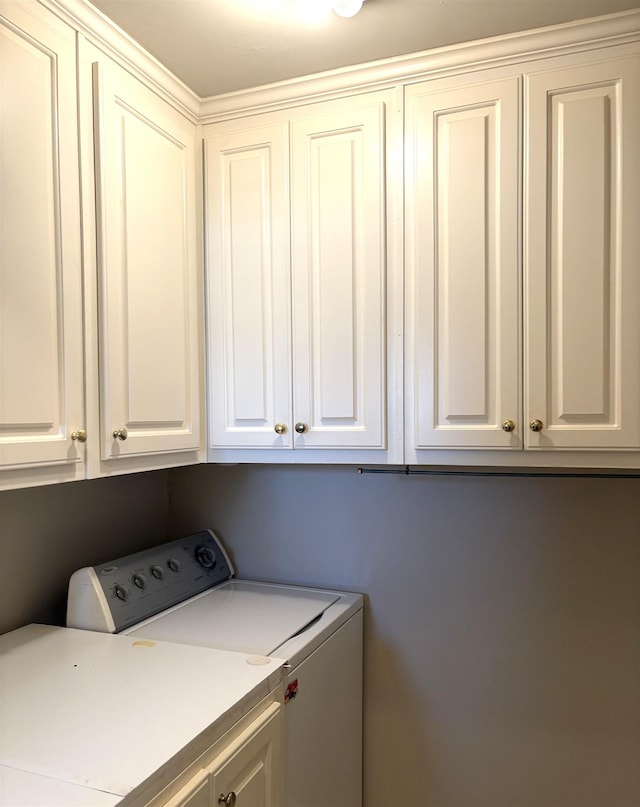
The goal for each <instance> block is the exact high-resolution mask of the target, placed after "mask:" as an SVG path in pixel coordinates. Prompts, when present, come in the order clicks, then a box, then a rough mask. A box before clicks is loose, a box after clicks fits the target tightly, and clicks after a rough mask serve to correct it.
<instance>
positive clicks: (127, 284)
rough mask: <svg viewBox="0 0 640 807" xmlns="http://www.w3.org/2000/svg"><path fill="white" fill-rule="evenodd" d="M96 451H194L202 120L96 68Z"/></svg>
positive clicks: (112, 71)
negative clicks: (198, 126)
mask: <svg viewBox="0 0 640 807" xmlns="http://www.w3.org/2000/svg"><path fill="white" fill-rule="evenodd" d="M93 92H94V107H95V109H94V118H95V131H94V136H95V145H96V159H95V170H96V182H97V194H96V229H97V241H98V299H99V311H98V319H99V354H100V355H99V365H100V370H99V374H100V382H99V383H100V418H101V438H102V439H101V457H102V459H103V460H108V459H115V458H117V457H120V456H122V457H127V456H130V455H138V456H139V455H150V454H159V453H163V452H183V451H185V450H193V451H194V452H195V451H197V449H198V448H199V445H200V435H199V428H200V422H199V419H200V415H199V395H200V391H199V358H198V356H199V344H198V343H199V334H198V327H199V300H200V297H199V293H198V282H199V278H198V258H197V246H196V217H195V204H196V181H195V173H196V156H195V126H194V124H192V123H191V122H190V121H188V120H187V119H186V118H184V117H183V116H182V115H181V114H179V113H178V112H177V111H176V110H174V109H173V108H172V107H171V106H169V104H168V103H167V102H165V101H163V100H162V99H160V98H159V97H158V96H156V95H155V94H154V93H153V92H152V91H151V90H150V89H148V88H146V87H145V86H143V85H142V84H141V83H140V82H139V81H137V79H135V78H133V77H132V76H131V75H129V74H128V73H127V72H126V71H124V70H123V69H122V68H120V67H119V66H118V65H116V64H114V63H112V62H108V61H107V60H106V59H105V60H104V61H100V62H95V63H93Z"/></svg>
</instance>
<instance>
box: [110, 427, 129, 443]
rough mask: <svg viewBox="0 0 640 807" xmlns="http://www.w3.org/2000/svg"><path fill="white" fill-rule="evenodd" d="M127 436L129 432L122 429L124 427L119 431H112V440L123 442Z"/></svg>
mask: <svg viewBox="0 0 640 807" xmlns="http://www.w3.org/2000/svg"><path fill="white" fill-rule="evenodd" d="M128 436H129V432H128V431H127V430H126V429H125V428H124V426H123V427H122V428H121V429H114V431H113V438H114V440H123V441H124V440H126V439H127V437H128Z"/></svg>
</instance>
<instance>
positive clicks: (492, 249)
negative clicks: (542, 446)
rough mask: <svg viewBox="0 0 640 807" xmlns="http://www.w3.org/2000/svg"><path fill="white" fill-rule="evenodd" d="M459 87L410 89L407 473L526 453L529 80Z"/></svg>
mask: <svg viewBox="0 0 640 807" xmlns="http://www.w3.org/2000/svg"><path fill="white" fill-rule="evenodd" d="M460 83H461V81H460V79H456V80H453V81H452V80H449V81H437V82H428V83H425V84H420V85H416V86H412V87H409V88H407V90H406V107H405V109H406V128H405V137H406V148H405V160H406V162H405V171H406V179H405V189H406V190H405V192H406V207H405V211H406V212H405V215H406V266H407V293H406V316H407V354H406V356H407V359H406V365H405V366H406V395H407V399H406V400H407V416H406V428H407V447H406V451H407V453H406V459H407V461H408V462H411V461H414V462H415V461H416V459H417V458H418V456H419V453H418V452H419V451H420V450H421V449H429V448H444V447H475V448H520V447H521V445H522V428H521V426H522V424H521V423H520V422H519V420H520V418H519V412H520V384H521V382H520V369H519V368H520V361H519V355H520V346H519V314H518V312H519V284H518V275H519V265H520V262H519V254H518V249H519V246H518V244H519V241H518V232H519V215H518V214H519V203H518V193H519V190H518V187H519V183H518V165H519V161H518V143H519V124H518V94H519V79H518V78H506V79H500V80H495V81H484V82H483V83H478V84H475V85H471V86H459V85H460ZM505 421H511V423H512V424H513V429H512V430H511V431H505V430H504V429H503V423H505ZM506 426H507V428H509V427H510V426H511V424H510V423H507V424H506Z"/></svg>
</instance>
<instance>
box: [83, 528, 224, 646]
mask: <svg viewBox="0 0 640 807" xmlns="http://www.w3.org/2000/svg"><path fill="white" fill-rule="evenodd" d="M233 574H234V569H233V566H232V564H231V561H230V560H229V558H228V556H227V553H226V552H225V551H224V548H223V547H222V544H221V543H220V541H219V540H218V538H217V536H216V535H214V533H213V532H212V531H211V530H203V531H202V532H198V533H195V534H193V535H188V536H186V537H185V538H180V539H179V540H177V541H171V542H169V543H166V544H161V545H160V546H157V547H154V548H152V549H146V550H144V551H142V552H136V553H135V554H134V555H127V556H126V557H124V558H119V559H118V560H114V561H110V562H109V563H102V564H100V565H98V566H91V567H87V568H85V569H79V570H78V571H77V572H74V574H73V575H72V576H71V580H70V582H69V598H68V605H67V626H68V627H72V628H73V627H77V628H84V629H88V630H101V631H108V632H112V633H117V632H119V631H122V630H125V629H126V628H129V627H131V626H132V625H135V624H137V623H138V622H142V621H143V620H145V619H148V618H149V617H151V616H153V615H154V614H157V613H159V612H160V611H165V610H166V609H167V608H171V607H172V606H174V605H178V604H179V603H181V602H183V601H184V600H187V599H189V598H190V597H194V596H195V595H196V594H200V593H201V592H203V591H206V590H207V589H210V588H213V587H214V586H216V585H219V584H220V583H222V582H224V581H225V580H228V579H229V578H230V577H233ZM103 612H106V613H103Z"/></svg>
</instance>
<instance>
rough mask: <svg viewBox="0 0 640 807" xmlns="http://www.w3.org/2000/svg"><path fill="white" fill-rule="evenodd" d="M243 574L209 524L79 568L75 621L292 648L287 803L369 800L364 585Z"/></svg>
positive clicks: (254, 647) (286, 653) (188, 638)
mask: <svg viewBox="0 0 640 807" xmlns="http://www.w3.org/2000/svg"><path fill="white" fill-rule="evenodd" d="M234 575H235V570H234V568H233V565H232V563H231V561H230V559H229V557H228V556H227V554H226V552H225V550H224V548H223V546H222V544H221V543H220V541H219V540H218V538H217V537H216V536H215V535H214V533H213V532H211V531H210V530H206V531H202V532H199V533H196V534H194V535H189V536H187V537H186V538H183V539H180V540H177V541H172V542H170V543H166V544H162V545H160V546H158V547H155V548H153V549H149V550H146V551H143V552H138V553H136V554H134V555H129V556H127V557H125V558H120V559H117V560H113V561H110V562H108V563H102V564H100V565H98V566H91V567H87V568H84V569H80V570H78V571H77V572H75V573H74V574H73V575H72V577H71V580H70V583H69V599H68V606H67V626H68V627H73V628H83V629H85V630H93V631H101V632H108V633H122V634H126V635H132V636H137V637H139V638H141V639H150V640H155V641H163V642H174V643H177V644H183V645H195V646H198V647H210V648H215V649H218V650H231V651H238V652H242V653H250V654H254V655H257V656H277V657H278V658H284V659H287V661H288V665H289V669H288V677H287V689H286V695H285V710H284V712H285V804H284V807H361V805H362V607H363V600H362V596H361V595H360V594H353V593H347V592H340V591H324V590H318V589H309V588H301V587H296V586H288V585H280V584H274V583H264V582H256V581H248V580H238V579H235V577H234ZM239 807H241V806H240V805H239Z"/></svg>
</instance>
